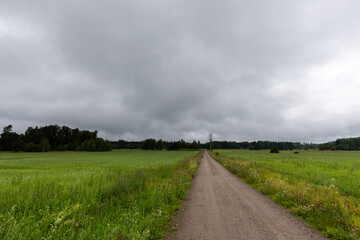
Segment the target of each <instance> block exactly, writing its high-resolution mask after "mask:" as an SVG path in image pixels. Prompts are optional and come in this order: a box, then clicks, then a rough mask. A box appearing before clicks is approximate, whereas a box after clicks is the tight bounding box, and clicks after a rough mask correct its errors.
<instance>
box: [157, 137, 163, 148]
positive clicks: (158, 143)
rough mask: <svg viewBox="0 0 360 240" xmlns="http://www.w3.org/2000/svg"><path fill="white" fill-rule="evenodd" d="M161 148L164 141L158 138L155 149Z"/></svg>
mask: <svg viewBox="0 0 360 240" xmlns="http://www.w3.org/2000/svg"><path fill="white" fill-rule="evenodd" d="M163 148H164V142H163V140H161V139H159V140H158V141H157V142H156V149H159V150H162V149H163Z"/></svg>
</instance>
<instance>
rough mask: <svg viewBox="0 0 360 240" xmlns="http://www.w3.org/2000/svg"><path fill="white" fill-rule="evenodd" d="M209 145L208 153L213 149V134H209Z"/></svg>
mask: <svg viewBox="0 0 360 240" xmlns="http://www.w3.org/2000/svg"><path fill="white" fill-rule="evenodd" d="M209 144H210V151H212V148H213V134H212V133H210V134H209Z"/></svg>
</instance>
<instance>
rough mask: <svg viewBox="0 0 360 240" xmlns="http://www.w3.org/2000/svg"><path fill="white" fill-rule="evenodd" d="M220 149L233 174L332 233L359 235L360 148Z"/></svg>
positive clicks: (334, 235)
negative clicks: (296, 149) (329, 149)
mask: <svg viewBox="0 0 360 240" xmlns="http://www.w3.org/2000/svg"><path fill="white" fill-rule="evenodd" d="M294 153H295V152H293V151H281V152H280V153H279V154H270V153H269V151H249V150H215V151H213V152H211V155H212V157H213V158H214V159H216V160H217V161H218V162H219V163H221V164H222V165H223V166H224V167H226V168H227V169H228V170H229V171H231V172H232V173H233V174H235V175H237V176H238V177H239V178H241V179H243V180H244V181H246V182H247V183H249V184H251V185H252V186H253V187H254V188H256V189H258V190H259V191H261V192H262V193H264V194H265V195H267V196H268V197H269V198H271V199H273V200H274V201H275V202H276V203H279V204H281V205H283V206H285V207H286V208H288V209H289V210H290V211H291V212H292V213H293V214H295V215H297V216H299V217H301V218H303V219H304V220H306V221H307V222H308V223H309V224H310V225H311V226H312V227H314V228H315V229H318V230H319V231H320V232H322V233H323V234H324V235H325V236H327V237H331V238H332V239H359V238H360V181H359V179H360V152H338V151H321V152H320V151H297V154H294Z"/></svg>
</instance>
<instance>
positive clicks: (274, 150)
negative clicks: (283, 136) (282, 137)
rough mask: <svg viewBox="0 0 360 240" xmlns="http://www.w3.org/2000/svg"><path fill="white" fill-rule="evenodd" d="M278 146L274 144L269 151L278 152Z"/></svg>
mask: <svg viewBox="0 0 360 240" xmlns="http://www.w3.org/2000/svg"><path fill="white" fill-rule="evenodd" d="M279 152H280V151H279V148H278V147H277V146H276V147H273V148H272V149H271V150H270V153H279Z"/></svg>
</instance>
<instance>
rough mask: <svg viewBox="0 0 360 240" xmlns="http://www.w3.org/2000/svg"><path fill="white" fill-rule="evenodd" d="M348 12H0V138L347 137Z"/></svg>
mask: <svg viewBox="0 0 360 240" xmlns="http://www.w3.org/2000/svg"><path fill="white" fill-rule="evenodd" d="M359 5H360V4H359V3H358V2H357V1H342V2H338V1H325V0H324V1H317V2H315V3H314V2H313V1H300V2H299V1H285V0H281V1H280V0H279V1H272V2H269V1H235V0H228V1H205V0H196V1H165V0H156V1H134V0H131V1H130V0H129V1H127V0H126V1H115V0H106V1H92V2H89V1H69V0H67V1H3V2H1V3H0V53H1V54H0V81H1V85H2V86H1V89H0V94H1V95H0V96H1V97H0V100H1V105H0V125H1V126H5V125H7V124H13V125H14V128H15V130H17V131H24V130H25V128H26V127H27V126H34V125H46V124H66V125H69V126H72V127H79V128H82V129H98V130H99V131H100V134H101V135H102V136H104V137H108V138H110V139H118V138H127V139H143V138H146V137H155V138H163V139H168V140H174V139H179V138H184V139H186V140H193V139H200V140H206V138H207V135H208V133H209V132H213V133H215V135H216V138H217V139H229V140H255V139H270V140H298V141H325V140H331V139H332V138H336V137H339V136H356V135H360V131H359V129H360V128H359V124H358V122H359V120H360V114H358V113H357V112H356V109H358V107H359V105H360V104H359V103H358V102H357V101H356V96H357V89H359V88H358V87H360V86H359V83H360V79H359V77H360V74H359V72H358V69H357V66H356V62H358V61H359V60H360V59H359V38H360V30H358V29H357V28H356V27H355V26H357V25H358V24H359V23H360V17H359V16H358V14H357V10H356V9H359V7H360V6H359Z"/></svg>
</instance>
